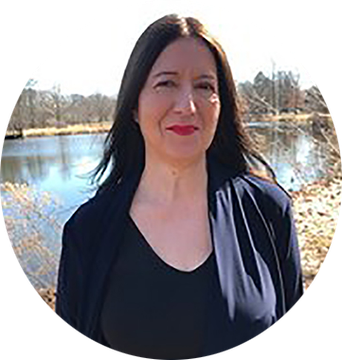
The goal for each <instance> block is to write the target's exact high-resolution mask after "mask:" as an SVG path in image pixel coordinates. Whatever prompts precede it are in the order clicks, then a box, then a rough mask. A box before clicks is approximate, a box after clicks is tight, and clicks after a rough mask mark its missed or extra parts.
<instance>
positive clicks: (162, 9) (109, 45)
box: [27, 0, 315, 96]
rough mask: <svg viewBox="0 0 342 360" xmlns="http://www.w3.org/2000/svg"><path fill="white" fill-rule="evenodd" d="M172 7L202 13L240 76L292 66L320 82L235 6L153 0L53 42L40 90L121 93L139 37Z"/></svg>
mask: <svg viewBox="0 0 342 360" xmlns="http://www.w3.org/2000/svg"><path fill="white" fill-rule="evenodd" d="M171 13H178V14H180V15H184V16H194V17H197V18H198V19H199V20H200V21H201V22H202V23H204V24H205V25H206V26H207V28H208V29H209V31H210V32H211V33H212V34H213V35H214V36H215V37H216V38H217V39H218V40H219V42H220V43H221V45H222V46H223V48H224V50H225V52H226V54H227V57H228V60H229V63H230V66H231V68H232V73H233V77H234V79H235V81H237V82H242V81H247V80H250V81H253V78H254V77H255V76H256V74H257V73H258V72H259V71H263V72H264V74H265V75H267V76H271V74H272V71H276V72H277V71H280V70H284V71H290V70H291V71H293V72H294V73H295V74H300V85H301V87H302V88H304V89H305V88H308V87H310V86H312V85H315V81H314V79H313V78H312V76H311V75H310V73H309V71H308V70H307V69H306V68H305V66H304V65H303V63H302V61H301V60H300V58H298V56H299V55H298V56H297V55H295V53H294V52H293V51H292V50H291V49H290V48H289V47H291V44H288V46H289V47H288V46H287V45H285V44H284V43H283V42H282V41H281V40H279V39H278V38H277V37H276V36H275V35H273V34H272V32H271V31H272V29H266V28H265V27H263V26H262V25H261V24H260V23H257V22H255V21H252V20H249V19H248V18H246V17H245V16H244V15H243V14H241V13H239V12H237V11H235V10H232V9H227V8H224V7H222V6H218V5H213V4H207V3H203V2H199V1H196V2H195V1H192V0H171V1H170V0H150V1H144V2H139V3H133V4H129V5H125V6H120V7H116V8H114V9H109V10H108V11H106V12H104V13H102V14H99V15H98V16H97V17H95V18H94V19H92V20H90V21H87V22H84V23H82V24H80V25H78V26H77V27H76V28H75V29H72V30H70V32H69V33H67V34H65V35H64V37H63V39H62V40H61V41H59V42H58V43H57V44H51V50H50V51H49V52H48V53H47V54H46V55H45V56H44V57H43V58H42V59H40V60H39V63H38V65H37V67H36V69H32V71H33V72H32V74H27V77H29V78H30V79H33V80H34V81H35V82H36V84H35V85H34V87H33V88H34V89H37V90H51V89H52V88H53V87H55V86H60V89H61V92H62V93H63V94H68V95H70V94H81V95H84V96H89V95H91V94H95V93H102V94H105V95H108V96H116V95H117V93H118V90H119V87H120V83H121V79H122V75H123V72H124V69H125V66H126V64H127V61H128V58H129V56H130V54H131V51H132V50H133V47H134V45H135V43H136V41H137V39H138V38H139V36H140V35H141V33H142V32H143V31H144V30H145V29H146V27H147V26H148V25H150V24H151V23H152V22H153V21H155V20H157V19H159V18H161V17H162V16H164V15H167V14H171ZM296 50H297V49H296ZM296 50H295V51H296ZM297 51H298V52H300V49H298V50H297Z"/></svg>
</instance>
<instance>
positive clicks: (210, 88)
mask: <svg viewBox="0 0 342 360" xmlns="http://www.w3.org/2000/svg"><path fill="white" fill-rule="evenodd" d="M196 88H197V89H201V90H205V91H210V92H215V91H216V89H215V86H214V85H213V84H212V83H210V82H208V81H205V82H200V83H198V84H196Z"/></svg>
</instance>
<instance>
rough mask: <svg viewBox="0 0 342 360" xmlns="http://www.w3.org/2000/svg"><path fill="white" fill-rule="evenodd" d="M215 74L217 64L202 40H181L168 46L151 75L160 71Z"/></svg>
mask: <svg viewBox="0 0 342 360" xmlns="http://www.w3.org/2000/svg"><path fill="white" fill-rule="evenodd" d="M182 70H192V71H194V72H208V71H209V72H213V73H214V74H216V62H215V59H214V56H213V54H212V53H211V51H210V50H209V48H208V47H207V45H206V44H205V43H204V41H202V40H200V39H194V38H181V39H178V40H176V41H174V42H172V43H171V44H170V45H168V46H167V47H166V48H165V49H164V50H163V51H162V52H161V53H160V55H159V57H158V58H157V60H156V62H155V63H154V65H153V67H152V69H151V73H150V74H151V75H153V74H156V73H158V72H159V71H182Z"/></svg>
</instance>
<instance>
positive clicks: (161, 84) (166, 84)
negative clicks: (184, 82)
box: [154, 80, 176, 88]
mask: <svg viewBox="0 0 342 360" xmlns="http://www.w3.org/2000/svg"><path fill="white" fill-rule="evenodd" d="M175 86H176V83H175V82H174V81H173V80H162V81H159V82H157V84H156V85H155V86H154V88H160V87H165V88H172V87H175Z"/></svg>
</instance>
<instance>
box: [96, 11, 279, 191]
mask: <svg viewBox="0 0 342 360" xmlns="http://www.w3.org/2000/svg"><path fill="white" fill-rule="evenodd" d="M186 37H192V38H196V39H201V40H202V41H204V43H205V44H206V45H207V46H208V48H209V50H210V51H211V52H212V54H213V56H214V58H215V61H216V66H217V75H218V81H219V95H220V100H221V112H220V117H219V121H218V126H217V130H216V133H215V136H214V139H213V142H212V144H211V145H210V147H209V149H208V155H210V156H211V155H212V156H214V157H215V158H216V159H217V160H218V161H220V162H221V163H222V164H224V165H227V166H229V167H230V168H231V169H232V170H233V171H234V172H237V173H238V172H246V171H248V170H249V169H250V166H251V164H255V163H256V162H259V163H261V164H263V165H264V166H265V167H266V168H267V169H268V171H269V172H270V174H271V176H272V177H274V173H273V171H272V169H271V168H270V167H269V166H268V164H267V163H266V162H265V161H264V160H263V158H262V157H261V156H260V155H259V153H258V152H257V151H256V150H255V148H254V147H253V146H252V142H251V140H250V137H249V136H248V135H247V133H246V130H245V128H244V126H243V122H242V116H241V114H240V111H239V106H238V99H237V92H236V87H235V83H234V80H233V76H232V73H231V69H230V66H229V63H228V60H227V57H226V54H225V52H224V50H223V49H222V47H221V45H220V44H219V43H218V42H217V41H216V40H215V39H214V37H213V36H211V35H210V34H209V32H208V31H207V30H206V29H205V27H204V26H203V24H201V23H200V22H199V21H198V20H197V19H195V18H192V17H180V16H178V15H167V16H164V17H162V18H161V19H159V20H157V21H155V22H154V23H152V24H151V25H150V26H149V27H148V28H147V29H146V30H145V31H144V32H143V34H142V35H141V36H140V38H139V39H138V41H137V43H136V44H135V47H134V49H133V51H132V54H131V56H130V58H129V60H128V64H127V67H126V69H125V72H124V76H123V79H122V82H121V87H120V90H119V94H118V98H117V104H116V110H115V113H114V123H113V126H112V128H111V129H110V131H109V133H108V135H107V138H106V140H105V144H104V154H103V157H102V160H101V162H100V163H99V165H98V166H97V167H96V169H95V170H94V173H93V177H92V179H93V182H97V183H98V184H99V187H100V189H103V188H108V187H111V186H115V185H116V184H117V183H118V182H120V181H122V180H124V178H125V177H126V176H128V175H129V174H130V173H132V172H133V171H140V172H142V170H143V168H144V165H145V147H144V140H143V137H142V134H141V132H140V129H139V126H138V124H137V123H136V121H134V113H135V111H136V110H137V106H138V98H139V94H140V92H141V90H142V88H143V86H144V84H145V82H146V79H147V77H148V75H149V72H150V70H151V68H152V66H153V64H154V63H155V61H156V59H157V58H158V56H159V55H160V53H161V52H162V51H163V50H164V49H165V48H166V47H167V46H168V45H169V44H170V43H172V42H173V41H175V40H177V39H179V38H186ZM103 177H105V180H104V181H103V182H102V183H101V184H100V181H101V180H102V178H103Z"/></svg>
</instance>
